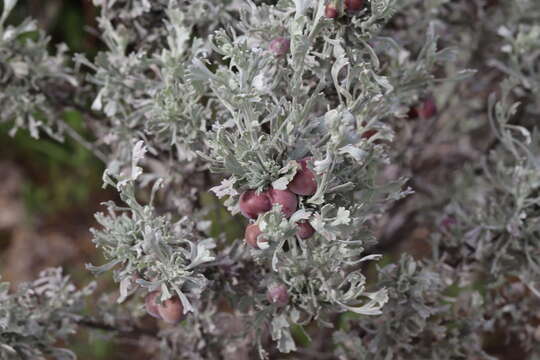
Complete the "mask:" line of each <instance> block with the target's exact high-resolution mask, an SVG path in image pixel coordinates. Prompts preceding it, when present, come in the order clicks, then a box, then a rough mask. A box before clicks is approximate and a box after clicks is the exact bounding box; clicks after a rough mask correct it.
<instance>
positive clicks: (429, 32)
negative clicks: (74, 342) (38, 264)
mask: <svg viewBox="0 0 540 360" xmlns="http://www.w3.org/2000/svg"><path fill="white" fill-rule="evenodd" d="M16 2H17V1H16V0H3V7H2V16H1V18H0V89H1V91H0V109H2V111H1V112H0V124H4V125H6V126H7V127H6V128H9V130H8V131H9V133H10V134H11V135H14V134H15V133H17V132H20V131H28V132H29V133H30V134H31V136H33V137H35V138H39V137H45V138H47V137H49V138H53V139H55V140H57V141H64V139H65V138H72V139H74V140H75V141H77V142H80V143H81V144H82V145H83V146H85V147H86V148H87V149H88V150H89V151H91V152H92V153H93V154H94V155H95V156H96V157H97V158H98V159H100V160H101V161H102V162H103V163H104V164H105V166H106V170H105V172H104V174H103V184H104V186H106V187H109V188H112V189H114V191H115V192H117V193H118V199H117V201H109V202H107V203H106V204H104V207H103V210H102V211H101V212H99V213H97V214H96V220H97V222H98V223H99V226H97V227H96V228H94V229H91V233H92V237H93V243H94V244H95V246H96V247H97V248H98V249H99V250H100V251H101V252H102V253H103V255H104V257H105V262H104V263H100V264H87V266H86V268H87V269H88V270H89V271H91V272H92V273H94V274H96V275H100V276H98V278H97V281H100V279H101V278H102V276H103V275H104V274H107V273H111V274H112V277H113V279H114V281H115V282H116V283H118V290H117V291H116V292H115V295H116V296H114V297H111V296H106V295H104V297H103V298H102V300H101V301H100V303H99V305H98V306H97V307H88V308H87V310H85V311H83V308H84V306H83V304H84V298H85V297H86V296H89V295H90V294H91V293H93V292H94V291H95V286H94V285H93V284H91V285H88V286H86V287H84V289H83V290H80V291H77V290H76V288H75V286H74V285H73V284H71V283H70V281H69V279H68V278H67V277H64V276H63V275H62V273H61V271H60V270H59V269H54V270H46V271H44V272H43V274H42V276H41V277H40V278H39V279H37V280H35V281H34V282H32V283H29V284H24V285H21V287H20V288H19V289H18V290H15V291H13V290H9V285H8V284H4V285H1V287H0V301H1V302H0V358H2V359H15V358H20V359H41V358H46V357H47V356H49V357H53V358H58V359H63V358H72V357H74V356H75V355H74V354H73V353H72V352H71V351H69V350H68V349H64V347H67V348H69V340H67V341H65V342H64V343H63V345H60V343H59V342H58V341H59V340H66V339H68V336H69V335H70V334H73V333H74V332H76V331H77V329H78V328H80V327H88V328H91V329H99V330H107V331H110V332H112V333H113V334H114V335H115V336H116V337H117V338H119V339H121V338H122V337H125V336H128V335H129V336H133V335H134V334H135V336H138V337H140V338H145V339H146V340H145V341H148V342H149V343H151V344H153V345H152V346H153V347H152V349H156V350H155V351H152V354H151V355H152V356H154V357H155V358H159V359H229V358H231V359H232V358H234V359H244V358H245V359H255V358H259V357H260V358H269V359H281V358H298V359H314V358H317V359H318V358H321V359H380V360H391V359H396V360H397V359H426V360H427V359H448V360H450V359H452V360H453V359H497V358H501V359H503V358H504V359H506V358H508V359H510V357H504V356H506V355H504V354H502V353H497V351H495V350H493V346H492V343H493V342H494V341H495V342H497V341H500V342H503V343H507V344H512V345H511V346H512V347H515V349H517V350H515V354H520V355H519V356H521V354H523V356H524V357H523V358H527V359H540V325H539V324H540V317H539V316H540V315H538V306H539V304H540V263H539V260H538V259H540V241H539V235H540V217H538V216H539V215H540V213H539V211H538V209H539V208H540V207H539V206H540V198H539V196H538V195H539V187H540V136H539V133H538V129H537V128H536V126H537V124H536V123H537V121H538V120H539V119H540V99H539V97H538V92H539V91H540V2H538V1H537V0H517V1H511V2H503V1H498V0H457V1H450V0H369V1H368V0H366V1H348V0H346V1H340V0H330V1H326V0H279V1H256V0H249V1H235V0H222V1H215V0H199V1H184V0H156V1H148V0H117V1H105V0H94V1H93V3H94V5H95V6H96V7H97V8H98V9H99V11H98V17H97V22H96V24H97V29H95V30H96V31H97V32H98V33H99V37H100V40H101V45H100V50H99V51H98V52H97V54H80V53H76V52H74V51H73V50H72V49H70V48H69V47H68V46H66V45H63V44H60V45H56V44H55V45H56V46H52V45H53V44H52V43H51V40H50V39H49V37H48V36H47V34H46V33H45V31H43V30H40V29H39V28H38V26H37V23H36V22H34V21H33V20H31V19H28V20H24V21H23V22H16V21H14V20H13V19H12V17H11V16H10V14H11V13H12V11H13V9H14V7H15V6H16ZM66 111H76V112H78V113H79V114H80V115H81V116H82V117H83V118H84V124H85V129H84V131H80V129H76V128H74V127H72V126H71V125H70V124H69V122H67V121H66V120H65V116H64V114H65V112H66ZM216 214H217V215H216ZM242 215H244V216H242ZM223 217H225V219H226V220H225V222H224V221H223ZM224 223H225V226H223V224H224ZM234 223H236V224H238V223H239V224H241V226H242V227H245V228H246V232H245V240H244V239H241V238H235V239H231V238H230V237H227V236H226V233H227V229H226V228H227V224H234ZM418 229H420V230H421V231H419V230H418ZM420 232H421V233H422V234H420ZM242 233H243V232H242ZM419 234H420V235H419ZM241 236H242V235H240V236H239V237H241ZM237 237H238V236H237ZM419 249H423V250H419ZM149 294H151V296H150V295H149ZM109 295H110V294H109ZM150 297H151V300H148V299H150ZM112 298H114V300H111V299H112ZM145 299H146V300H145ZM150 301H151V302H150ZM144 308H145V309H147V310H148V311H149V313H150V314H151V315H153V316H154V317H155V318H157V319H156V320H155V321H157V322H158V323H159V330H158V331H155V332H152V331H147V330H145V329H146V328H144V326H143V327H141V321H142V319H143V317H144V316H145V311H143V309H144ZM126 312H127V313H128V314H129V317H126ZM126 318H127V319H126ZM494 339H495V340H494ZM141 344H144V342H141ZM286 353H290V355H284V354H286ZM286 356H289V357H286Z"/></svg>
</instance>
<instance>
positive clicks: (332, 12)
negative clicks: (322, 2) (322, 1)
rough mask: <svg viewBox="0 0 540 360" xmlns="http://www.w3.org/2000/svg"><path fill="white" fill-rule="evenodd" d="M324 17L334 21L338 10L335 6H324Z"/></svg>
mask: <svg viewBox="0 0 540 360" xmlns="http://www.w3.org/2000/svg"><path fill="white" fill-rule="evenodd" d="M324 16H326V17H327V18H329V19H335V18H337V17H338V10H337V8H336V5H334V4H331V3H330V4H326V7H325V8H324Z"/></svg>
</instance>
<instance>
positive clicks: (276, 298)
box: [266, 284, 289, 307]
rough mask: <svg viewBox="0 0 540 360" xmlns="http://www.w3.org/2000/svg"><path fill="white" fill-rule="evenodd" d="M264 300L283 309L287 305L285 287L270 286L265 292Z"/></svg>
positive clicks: (287, 298) (287, 297)
mask: <svg viewBox="0 0 540 360" xmlns="http://www.w3.org/2000/svg"><path fill="white" fill-rule="evenodd" d="M266 298H267V299H268V301H269V302H270V304H274V305H276V306H278V307H283V306H285V305H287V304H288V303H289V293H288V291H287V287H286V286H285V285H283V284H273V285H270V287H269V288H268V290H267V291H266Z"/></svg>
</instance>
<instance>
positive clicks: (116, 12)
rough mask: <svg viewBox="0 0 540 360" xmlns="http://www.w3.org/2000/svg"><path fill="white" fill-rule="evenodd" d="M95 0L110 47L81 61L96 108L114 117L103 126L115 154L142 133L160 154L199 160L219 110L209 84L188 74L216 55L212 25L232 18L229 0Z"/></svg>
mask: <svg viewBox="0 0 540 360" xmlns="http://www.w3.org/2000/svg"><path fill="white" fill-rule="evenodd" d="M94 3H95V4H96V5H97V6H99V7H101V16H100V17H99V18H98V21H99V26H100V30H101V31H102V35H101V37H102V40H103V41H104V43H105V44H106V46H107V48H108V49H107V51H103V52H100V53H99V54H98V55H97V57H96V58H95V59H94V60H93V61H90V60H88V59H86V58H84V57H83V56H80V55H78V56H77V57H76V61H77V62H78V64H79V65H80V66H82V67H83V68H87V69H89V70H90V73H91V75H89V78H88V81H89V82H90V83H93V84H94V85H95V91H96V96H95V99H94V101H93V104H92V110H94V111H97V112H100V113H102V114H103V115H104V116H105V118H106V119H107V122H108V124H107V125H105V126H101V127H100V128H99V130H98V131H99V133H101V134H102V142H103V144H104V145H107V146H109V147H111V148H112V153H113V154H112V157H111V159H110V160H111V161H113V162H115V163H119V164H120V165H124V164H125V163H126V162H128V161H129V149H130V148H131V146H132V145H133V144H134V143H135V142H136V141H138V140H140V139H143V140H145V142H146V143H147V145H148V146H149V147H150V150H151V152H152V153H153V154H157V153H173V154H174V157H175V158H176V159H178V160H180V161H185V160H187V161H193V160H195V152H194V151H195V150H197V149H200V148H201V146H202V142H201V138H202V137H203V133H204V131H206V127H207V123H209V122H211V120H212V115H213V111H212V106H211V104H210V105H207V106H204V105H202V104H201V97H202V96H203V95H204V94H205V91H204V89H194V88H193V87H192V86H191V84H190V83H189V82H187V81H186V79H185V72H186V65H187V64H189V63H190V62H191V59H192V57H193V56H194V55H196V54H199V53H204V54H207V55H208V54H209V47H208V44H207V34H208V32H209V31H211V30H212V29H213V27H215V26H217V24H220V23H221V22H228V21H230V20H231V15H230V14H229V9H228V6H227V2H223V3H222V4H213V3H212V2H210V1H197V2H187V1H152V2H150V1H146V0H144V1H117V2H108V1H95V2H94ZM203 12H204V13H205V17H202V16H200V14H201V13H203ZM117 166H118V165H117ZM174 171H178V170H177V169H173V172H174ZM173 175H174V174H172V175H171V176H173Z"/></svg>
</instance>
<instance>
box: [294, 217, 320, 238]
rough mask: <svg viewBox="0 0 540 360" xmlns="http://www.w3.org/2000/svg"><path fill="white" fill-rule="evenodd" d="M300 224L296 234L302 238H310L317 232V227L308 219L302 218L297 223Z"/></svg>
mask: <svg viewBox="0 0 540 360" xmlns="http://www.w3.org/2000/svg"><path fill="white" fill-rule="evenodd" d="M296 224H297V225H298V230H297V231H296V235H297V236H298V237H299V238H300V239H309V238H310V237H312V236H313V234H315V229H314V228H313V226H311V224H310V223H309V222H308V221H305V220H302V221H299V222H297V223H296Z"/></svg>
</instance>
